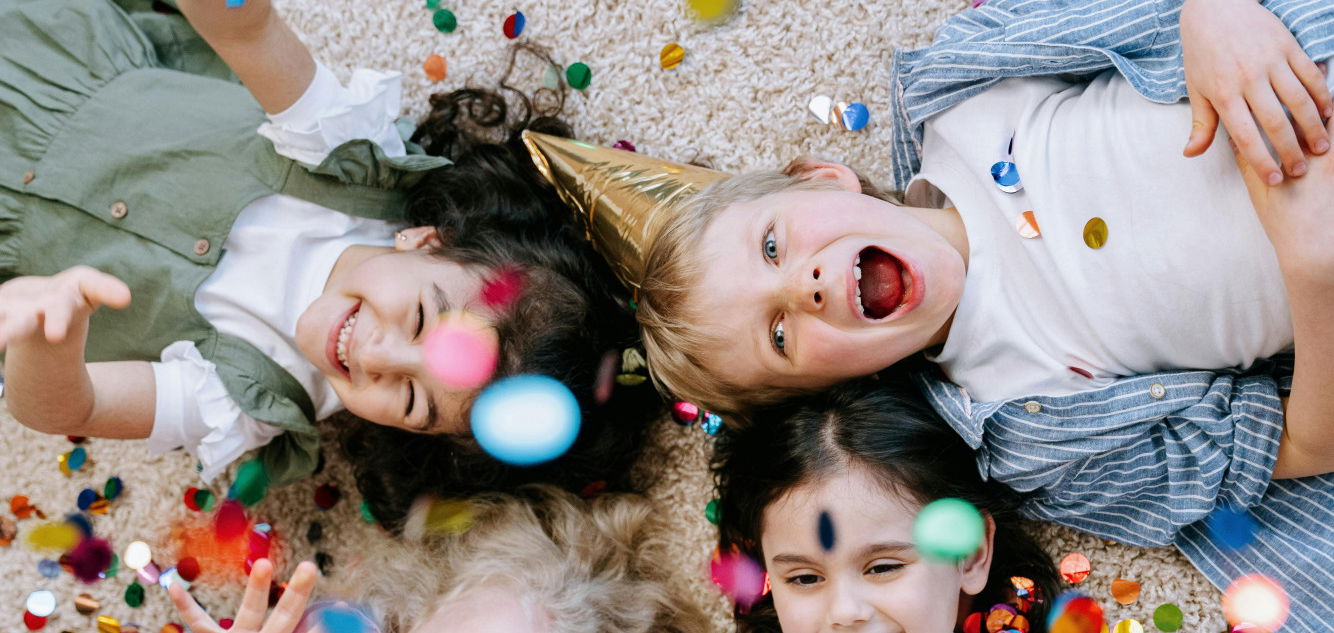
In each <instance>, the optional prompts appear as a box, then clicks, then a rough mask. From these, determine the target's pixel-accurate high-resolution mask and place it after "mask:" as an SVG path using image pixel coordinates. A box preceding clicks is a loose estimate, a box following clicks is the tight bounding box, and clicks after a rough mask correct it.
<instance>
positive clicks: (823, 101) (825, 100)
mask: <svg viewBox="0 0 1334 633" xmlns="http://www.w3.org/2000/svg"><path fill="white" fill-rule="evenodd" d="M806 110H807V111H809V112H810V113H811V116H814V117H815V120H816V121H819V122H820V123H823V124H824V125H829V121H830V117H831V116H832V115H833V113H834V100H833V99H830V98H829V97H827V96H825V95H815V96H814V97H811V100H810V102H809V103H807V104H806Z"/></svg>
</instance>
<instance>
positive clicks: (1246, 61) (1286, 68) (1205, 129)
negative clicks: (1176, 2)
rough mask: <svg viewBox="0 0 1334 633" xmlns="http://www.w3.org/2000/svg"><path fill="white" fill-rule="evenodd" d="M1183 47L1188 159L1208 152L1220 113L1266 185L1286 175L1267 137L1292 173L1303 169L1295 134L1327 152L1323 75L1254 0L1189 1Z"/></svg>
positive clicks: (1330, 110) (1330, 111) (1328, 105)
mask: <svg viewBox="0 0 1334 633" xmlns="http://www.w3.org/2000/svg"><path fill="white" fill-rule="evenodd" d="M1181 52H1182V58H1183V60H1184V63H1185V74H1186V91H1187V94H1188V95H1189V98H1190V108H1191V113H1192V114H1193V115H1194V116H1193V119H1194V122H1193V124H1192V126H1191V133H1190V140H1189V141H1188V142H1187V143H1186V150H1185V155H1186V156H1198V155H1200V154H1203V153H1204V151H1205V150H1207V149H1209V145H1210V144H1212V143H1213V140H1214V135H1215V132H1216V131H1217V129H1218V123H1219V119H1220V117H1221V118H1222V122H1223V126H1224V127H1226V128H1227V131H1228V134H1229V135H1230V136H1231V137H1232V139H1233V140H1234V141H1235V142H1236V143H1237V145H1238V146H1240V148H1241V153H1242V155H1243V156H1244V157H1245V158H1246V160H1247V161H1248V162H1250V163H1251V164H1252V165H1254V166H1255V169H1256V170H1257V171H1258V172H1259V174H1260V175H1261V176H1263V177H1264V179H1265V180H1266V181H1267V182H1269V183H1270V184H1278V183H1279V182H1281V181H1282V180H1283V174H1282V173H1281V172H1280V171H1279V166H1278V164H1277V163H1275V162H1274V159H1273V158H1272V157H1271V156H1270V154H1269V150H1268V148H1266V147H1265V142H1264V137H1268V138H1269V142H1270V143H1271V144H1272V145H1273V146H1274V150H1275V151H1276V152H1277V153H1278V157H1279V160H1280V161H1281V162H1282V163H1283V170H1284V171H1286V172H1287V173H1288V175H1290V176H1294V177H1295V176H1301V175H1302V174H1304V173H1306V170H1307V166H1306V159H1305V157H1304V156H1303V153H1302V147H1301V145H1300V144H1299V143H1298V136H1301V138H1302V140H1303V141H1305V143H1306V147H1307V148H1308V149H1309V150H1310V151H1311V152H1312V153H1315V154H1323V153H1325V152H1326V151H1328V150H1329V147H1330V138H1329V135H1328V134H1327V133H1326V132H1325V126H1324V125H1323V124H1322V123H1321V120H1320V119H1321V117H1322V116H1323V117H1326V118H1328V117H1329V116H1331V115H1334V103H1332V102H1331V99H1330V93H1329V89H1328V88H1327V87H1326V86H1325V77H1324V73H1322V72H1321V71H1320V69H1319V68H1317V66H1316V64H1315V62H1313V61H1312V60H1311V58H1310V57H1308V56H1307V54H1306V52H1305V51H1303V50H1302V48H1301V46H1300V45H1299V44H1298V43H1297V38H1296V37H1294V36H1293V34H1292V32H1291V31H1289V30H1288V28H1287V27H1286V26H1284V25H1283V22H1282V21H1280V20H1279V19H1278V17H1277V16H1275V15H1274V14H1273V13H1270V12H1269V11H1268V10H1267V9H1265V8H1264V7H1262V6H1260V4H1259V3H1257V2H1256V1H1255V0H1186V2H1185V5H1184V6H1183V7H1182V8H1181ZM1284 106H1286V107H1287V109H1288V111H1289V112H1291V113H1292V120H1291V121H1289V120H1288V115H1287V114H1286V113H1284V111H1283V108H1284ZM1257 121H1258V123H1259V125H1260V127H1261V128H1263V130H1264V131H1263V134H1262V133H1261V131H1260V129H1257V127H1256V123H1257ZM1299 133H1300V134H1299Z"/></svg>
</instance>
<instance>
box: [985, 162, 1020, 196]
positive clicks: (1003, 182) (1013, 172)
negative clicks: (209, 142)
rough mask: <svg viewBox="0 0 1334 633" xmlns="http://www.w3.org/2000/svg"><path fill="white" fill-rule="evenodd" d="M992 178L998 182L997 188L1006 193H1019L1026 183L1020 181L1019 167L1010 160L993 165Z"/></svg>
mask: <svg viewBox="0 0 1334 633" xmlns="http://www.w3.org/2000/svg"><path fill="white" fill-rule="evenodd" d="M991 179H992V180H994V181H995V182H996V188H998V189H1000V190H1001V191H1004V192H1005V193H1017V192H1019V190H1021V189H1023V188H1024V183H1022V182H1020V181H1019V167H1018V166H1017V165H1015V164H1014V163H1012V162H1010V161H1008V160H1002V161H997V162H995V163H994V164H992V165H991Z"/></svg>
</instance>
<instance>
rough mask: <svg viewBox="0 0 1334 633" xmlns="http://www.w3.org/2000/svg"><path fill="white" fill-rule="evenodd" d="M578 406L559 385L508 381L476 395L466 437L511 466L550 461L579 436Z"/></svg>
mask: <svg viewBox="0 0 1334 633" xmlns="http://www.w3.org/2000/svg"><path fill="white" fill-rule="evenodd" d="M579 418H580V413H579V403H578V401H577V400H575V398H574V394H572V393H570V390H569V389H568V388H567V387H566V386H565V385H563V384H561V383H560V381H557V380H556V379H554V378H550V377H547V376H538V375H521V376H511V377H508V378H504V379H502V380H500V381H497V382H495V383H493V384H492V385H490V386H489V387H487V388H486V389H485V390H483V391H482V393H481V394H480V395H478V396H477V398H476V400H475V401H474V402H473V406H472V432H473V437H474V438H475V439H476V440H477V444H478V445H480V446H481V447H482V449H483V450H485V451H486V452H487V453H489V454H490V455H491V456H492V457H495V458H496V459H499V460H500V461H503V462H506V463H509V464H514V465H517V466H527V465H531V464H540V463H542V462H546V461H550V460H552V459H555V458H557V457H559V456H561V455H562V454H564V453H565V451H566V450H568V449H569V448H570V445H572V444H574V439H575V437H576V436H578V434H579V421H580V420H579Z"/></svg>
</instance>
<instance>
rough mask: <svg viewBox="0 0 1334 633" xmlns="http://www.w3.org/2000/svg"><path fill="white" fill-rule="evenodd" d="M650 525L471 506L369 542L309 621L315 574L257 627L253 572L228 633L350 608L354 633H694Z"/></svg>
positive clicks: (696, 613)
mask: <svg viewBox="0 0 1334 633" xmlns="http://www.w3.org/2000/svg"><path fill="white" fill-rule="evenodd" d="M651 513H652V508H651V506H650V505H649V503H648V502H647V501H646V500H645V499H643V498H642V497H638V496H635V495H604V496H601V497H598V498H597V499H595V500H593V501H590V502H585V501H583V500H581V499H579V498H578V497H575V496H574V495H572V494H569V493H566V492H562V491H560V490H557V489H554V488H550V487H529V488H525V489H521V490H520V491H519V493H518V496H490V497H484V498H478V499H476V500H474V501H472V518H471V526H470V527H467V528H466V531H465V532H463V533H461V534H457V535H455V534H451V533H449V532H447V531H441V532H435V533H430V531H429V530H428V532H427V536H426V537H425V538H423V539H421V540H418V541H414V542H397V541H393V542H391V541H388V540H386V539H380V540H379V541H378V543H376V544H375V545H373V546H372V548H371V551H370V552H368V553H367V554H366V556H365V557H364V558H363V559H361V560H360V561H359V562H358V563H357V564H356V566H355V567H352V568H350V569H348V570H347V571H345V572H342V573H341V574H340V578H339V579H338V580H336V581H335V582H334V584H335V585H336V586H337V585H341V587H336V588H334V589H332V590H330V591H329V592H328V594H327V595H326V596H325V597H324V598H323V599H322V600H321V602H320V603H318V604H317V605H315V606H312V607H311V608H310V609H306V602H307V600H308V599H309V597H310V595H311V593H312V590H313V588H314V585H315V581H316V575H317V573H318V572H317V571H316V569H315V566H314V565H313V564H311V563H309V562H305V563H301V564H300V565H299V566H298V567H297V569H296V571H295V572H294V573H293V574H292V580H291V582H289V583H288V585H287V591H286V592H285V593H284V594H283V596H282V598H281V599H280V600H279V602H278V605H277V607H276V608H275V609H274V611H273V613H272V614H270V615H269V616H268V618H267V619H266V618H265V609H266V607H267V603H268V591H269V582H270V579H271V575H272V565H270V564H269V563H268V561H263V562H260V563H257V564H256V565H255V566H254V568H253V569H252V570H251V573H250V582H249V584H248V586H247V587H246V592H245V597H244V598H243V599H242V602H241V606H240V608H239V610H238V612H237V614H236V617H235V618H234V620H235V622H234V623H233V625H232V627H231V629H229V631H230V632H231V633H256V632H260V631H262V632H263V633H292V632H293V631H311V632H315V631H323V630H325V629H323V628H322V627H320V626H319V624H320V623H321V622H322V621H323V620H324V618H323V617H322V616H321V615H320V614H321V613H322V612H323V611H324V610H326V609H328V608H329V607H330V606H346V605H361V606H362V607H364V610H359V611H356V612H348V613H349V614H350V615H352V617H356V618H359V619H360V618H364V619H362V622H364V627H363V628H358V629H355V630H360V631H363V632H364V633H426V632H431V633H446V632H449V631H460V632H474V631H495V632H503V631H513V632H516V633H517V632H521V631H533V632H539V631H540V632H547V633H565V632H569V633H641V632H642V633H648V632H650V631H653V632H664V633H705V632H706V631H708V630H709V624H708V621H707V619H706V618H705V616H704V614H703V613H702V612H701V611H700V610H699V609H698V607H696V606H695V605H694V604H693V603H692V602H691V600H690V598H689V597H688V596H685V595H681V594H679V593H677V592H676V591H674V588H673V585H671V584H669V583H668V582H667V578H668V574H669V571H668V570H669V569H670V568H671V567H670V562H669V561H667V560H664V556H665V554H666V552H665V550H663V549H662V548H661V543H659V542H657V541H654V540H653V539H652V538H651V537H650V536H649V534H650V530H649V527H650V525H651V524H652V520H651V518H650V515H651ZM423 514H424V513H422V512H418V513H416V514H415V515H414V516H413V517H411V518H409V520H408V521H409V524H410V525H412V524H414V523H418V524H419V523H421V521H423V520H424V519H425V517H423V516H422V515H423ZM418 527H420V526H418ZM170 593H171V598H172V601H173V602H174V603H175V605H176V608H177V610H178V611H179V612H180V614H181V617H182V619H183V620H184V622H185V623H186V624H188V625H189V626H190V627H191V628H192V629H193V630H194V631H196V632H198V633H220V632H221V631H222V629H221V628H220V627H219V626H218V625H217V624H216V623H215V622H214V621H213V619H212V618H211V617H209V615H207V614H206V613H204V611H203V610H202V609H201V608H200V607H199V606H198V605H196V604H195V603H194V600H192V599H191V598H190V597H189V595H188V594H187V593H186V592H185V591H184V590H182V589H181V588H180V586H179V585H174V586H172V588H171V589H170ZM303 610H305V615H304V621H305V623H304V624H301V622H302V620H303ZM345 630H346V629H345Z"/></svg>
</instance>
